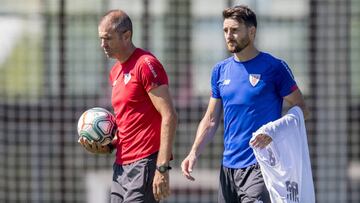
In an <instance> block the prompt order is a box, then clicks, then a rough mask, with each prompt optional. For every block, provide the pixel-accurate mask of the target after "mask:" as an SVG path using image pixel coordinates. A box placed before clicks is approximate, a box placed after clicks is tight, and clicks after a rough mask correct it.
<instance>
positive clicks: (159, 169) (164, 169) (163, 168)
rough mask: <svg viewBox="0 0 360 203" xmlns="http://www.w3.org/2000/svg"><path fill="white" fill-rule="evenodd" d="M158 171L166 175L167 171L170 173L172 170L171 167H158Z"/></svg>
mask: <svg viewBox="0 0 360 203" xmlns="http://www.w3.org/2000/svg"><path fill="white" fill-rule="evenodd" d="M156 169H157V170H158V171H159V172H160V173H165V172H166V171H168V170H169V169H170V167H169V166H158V167H156Z"/></svg>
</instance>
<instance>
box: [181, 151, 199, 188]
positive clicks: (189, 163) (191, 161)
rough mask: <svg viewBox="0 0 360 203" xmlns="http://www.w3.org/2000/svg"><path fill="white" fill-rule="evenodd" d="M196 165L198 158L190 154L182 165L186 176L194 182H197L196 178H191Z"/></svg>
mask: <svg viewBox="0 0 360 203" xmlns="http://www.w3.org/2000/svg"><path fill="white" fill-rule="evenodd" d="M195 163H196V156H195V155H194V154H189V155H188V156H187V157H186V158H185V159H184V160H183V162H182V163H181V170H182V172H183V174H184V176H185V177H186V178H187V179H189V180H192V181H194V180H195V178H194V177H192V176H191V172H192V170H193V167H194V165H195Z"/></svg>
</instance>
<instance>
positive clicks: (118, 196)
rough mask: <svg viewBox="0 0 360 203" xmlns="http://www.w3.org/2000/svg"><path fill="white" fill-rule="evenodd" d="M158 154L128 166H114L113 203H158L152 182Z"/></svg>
mask: <svg viewBox="0 0 360 203" xmlns="http://www.w3.org/2000/svg"><path fill="white" fill-rule="evenodd" d="M156 158H157V153H155V154H152V155H150V156H149V157H146V158H144V159H141V160H139V161H136V162H134V163H131V164H127V165H119V164H116V163H115V164H114V166H113V170H114V174H113V181H112V185H111V197H110V198H111V203H145V202H146V203H157V202H158V201H156V200H155V198H154V194H153V189H152V182H153V178H154V174H155V170H156Z"/></svg>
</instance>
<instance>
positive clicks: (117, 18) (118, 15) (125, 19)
mask: <svg viewBox="0 0 360 203" xmlns="http://www.w3.org/2000/svg"><path fill="white" fill-rule="evenodd" d="M105 22H106V23H110V26H111V27H112V28H113V29H115V31H116V32H117V33H118V34H122V33H124V32H126V31H128V30H129V31H131V33H132V32H133V28H132V22H131V19H130V17H129V16H128V15H127V14H126V13H125V12H124V11H122V10H110V11H108V12H107V13H106V14H105V15H104V16H103V17H102V18H101V20H100V23H99V25H101V24H102V23H105Z"/></svg>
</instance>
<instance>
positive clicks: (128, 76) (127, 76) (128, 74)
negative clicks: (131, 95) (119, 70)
mask: <svg viewBox="0 0 360 203" xmlns="http://www.w3.org/2000/svg"><path fill="white" fill-rule="evenodd" d="M130 79H131V75H130V73H125V74H124V83H125V85H126V84H127V83H128V82H129V81H130Z"/></svg>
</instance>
